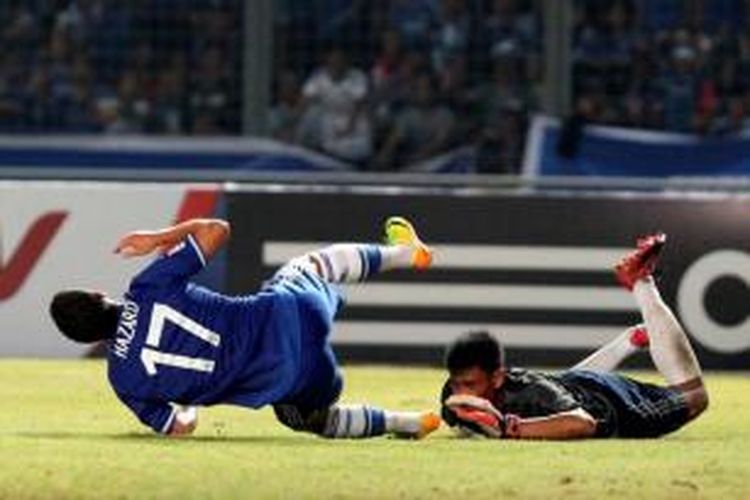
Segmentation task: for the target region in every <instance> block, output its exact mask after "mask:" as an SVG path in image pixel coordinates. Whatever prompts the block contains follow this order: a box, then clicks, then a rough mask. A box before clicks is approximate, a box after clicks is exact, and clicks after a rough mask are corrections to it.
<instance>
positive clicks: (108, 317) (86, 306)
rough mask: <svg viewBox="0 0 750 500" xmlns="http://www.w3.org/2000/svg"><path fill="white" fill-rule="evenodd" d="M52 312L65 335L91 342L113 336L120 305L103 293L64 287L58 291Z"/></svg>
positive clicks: (51, 306)
mask: <svg viewBox="0 0 750 500" xmlns="http://www.w3.org/2000/svg"><path fill="white" fill-rule="evenodd" d="M49 312H50V315H51V316H52V319H53V320H54V322H55V324H56V325H57V328H58V329H59V330H60V331H61V332H62V334H63V335H65V336H66V337H68V338H69V339H71V340H75V341H76V342H84V343H91V342H96V341H99V340H104V339H107V338H110V337H112V335H114V332H115V330H116V329H117V321H118V320H119V317H120V305H119V304H118V303H117V302H115V301H113V300H112V299H110V298H108V297H107V296H106V295H105V294H103V293H102V292H96V291H91V290H65V291H62V292H58V293H56V294H55V296H54V298H53V299H52V302H51V303H50V306H49Z"/></svg>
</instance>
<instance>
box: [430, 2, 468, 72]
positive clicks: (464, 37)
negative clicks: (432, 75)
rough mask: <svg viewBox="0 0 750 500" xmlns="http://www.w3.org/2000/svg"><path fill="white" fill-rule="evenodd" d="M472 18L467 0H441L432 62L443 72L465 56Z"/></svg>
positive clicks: (433, 41) (436, 69) (437, 69)
mask: <svg viewBox="0 0 750 500" xmlns="http://www.w3.org/2000/svg"><path fill="white" fill-rule="evenodd" d="M472 28H473V26H472V20H471V16H470V14H469V8H468V5H467V2H466V1H465V0H441V2H440V10H439V15H438V18H437V26H436V27H435V30H434V33H433V37H432V64H433V67H434V68H435V71H437V72H438V73H441V72H443V71H445V70H446V67H447V66H448V64H450V62H451V61H453V60H455V59H456V58H465V57H466V55H467V52H468V50H469V44H470V43H471V36H472Z"/></svg>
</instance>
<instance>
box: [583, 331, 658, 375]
mask: <svg viewBox="0 0 750 500" xmlns="http://www.w3.org/2000/svg"><path fill="white" fill-rule="evenodd" d="M648 343H649V341H648V333H647V331H646V327H645V326H644V325H635V326H631V327H630V328H628V329H627V330H625V331H624V332H622V333H621V334H619V335H618V336H617V337H615V338H614V339H613V340H611V341H610V342H609V343H607V344H605V345H603V346H602V347H600V348H599V349H598V350H596V351H594V352H593V353H591V354H590V355H589V356H588V357H587V358H585V359H584V360H582V361H581V362H579V363H578V364H577V365H575V366H574V367H573V368H572V369H573V370H591V371H595V372H611V371H613V370H614V369H615V368H617V367H618V366H619V365H620V363H622V362H623V361H625V360H626V359H627V358H628V357H630V356H631V355H632V354H634V353H636V352H638V351H640V350H642V349H646V348H648Z"/></svg>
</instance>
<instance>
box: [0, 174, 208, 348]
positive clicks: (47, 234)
mask: <svg viewBox="0 0 750 500" xmlns="http://www.w3.org/2000/svg"><path fill="white" fill-rule="evenodd" d="M216 202H217V192H216V190H215V188H209V187H202V188H200V189H198V188H190V187H189V186H185V185H182V186H178V185H171V186H166V185H150V186H147V185H138V184H101V183H99V184H93V183H89V184H87V183H79V184H70V183H67V184H63V183H54V182H46V183H45V182H0V325H2V330H1V331H0V356H34V357H47V356H52V357H64V356H79V355H84V354H85V353H86V352H87V347H86V346H79V345H76V344H74V343H72V342H70V341H67V340H65V339H64V338H62V336H61V335H59V334H58V333H57V332H56V329H55V327H54V325H53V324H52V321H51V320H50V319H49V316H48V314H47V310H48V305H49V301H50V299H51V297H52V296H53V294H54V293H55V292H57V291H58V290H61V289H64V288H72V287H87V288H91V289H95V290H102V291H106V292H108V293H112V294H117V295H119V294H120V293H121V292H122V291H123V289H124V288H125V287H126V285H127V283H128V280H129V279H130V277H131V276H132V274H133V273H135V272H136V271H137V270H138V268H139V267H141V266H142V265H143V263H144V261H143V260H142V259H133V260H123V259H122V258H121V257H119V256H117V255H114V254H113V252H112V251H113V249H114V247H115V244H116V243H117V240H118V239H119V237H120V236H122V235H123V234H124V233H126V232H128V231H132V230H135V229H142V228H154V227H162V226H165V225H168V224H172V223H173V222H174V221H175V220H176V219H182V218H186V217H190V216H196V215H208V214H209V213H211V212H212V211H213V210H214V209H215V207H216Z"/></svg>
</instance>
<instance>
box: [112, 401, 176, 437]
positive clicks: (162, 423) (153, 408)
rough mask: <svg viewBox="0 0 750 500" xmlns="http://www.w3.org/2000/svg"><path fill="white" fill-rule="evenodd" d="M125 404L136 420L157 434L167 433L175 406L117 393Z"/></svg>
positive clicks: (174, 413) (172, 419) (173, 416)
mask: <svg viewBox="0 0 750 500" xmlns="http://www.w3.org/2000/svg"><path fill="white" fill-rule="evenodd" d="M117 397H118V398H120V401H122V402H123V403H124V404H125V406H127V407H128V408H130V411H132V412H133V413H134V414H135V416H136V417H138V420H140V421H141V423H143V424H144V425H147V426H148V427H151V429H153V430H154V431H155V432H158V433H159V434H168V433H169V430H170V429H171V427H172V422H173V421H174V418H175V415H176V410H175V408H174V407H173V406H172V405H171V404H169V403H165V402H157V401H144V400H142V399H137V398H133V397H129V396H126V395H123V394H119V393H118V394H117Z"/></svg>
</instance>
